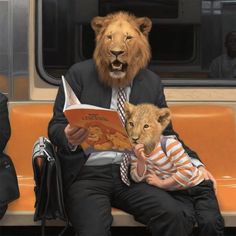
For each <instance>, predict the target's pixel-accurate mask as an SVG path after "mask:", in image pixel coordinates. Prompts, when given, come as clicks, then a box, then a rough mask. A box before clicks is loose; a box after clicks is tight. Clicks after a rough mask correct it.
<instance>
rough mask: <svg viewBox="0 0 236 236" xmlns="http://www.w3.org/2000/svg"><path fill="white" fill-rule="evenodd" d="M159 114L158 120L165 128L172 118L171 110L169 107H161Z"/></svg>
mask: <svg viewBox="0 0 236 236" xmlns="http://www.w3.org/2000/svg"><path fill="white" fill-rule="evenodd" d="M157 115H158V122H159V123H161V125H162V126H163V128H165V127H166V126H167V125H168V124H169V123H170V119H171V112H170V109H169V108H160V109H159V110H158V112H157Z"/></svg>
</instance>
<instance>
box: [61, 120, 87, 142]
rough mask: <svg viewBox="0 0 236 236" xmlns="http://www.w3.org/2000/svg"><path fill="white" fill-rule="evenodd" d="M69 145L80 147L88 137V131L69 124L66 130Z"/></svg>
mask: <svg viewBox="0 0 236 236" xmlns="http://www.w3.org/2000/svg"><path fill="white" fill-rule="evenodd" d="M64 132H65V135H66V138H67V140H68V143H70V144H71V145H74V146H78V145H80V144H81V143H82V142H83V141H84V140H85V138H87V136H88V130H87V129H84V128H79V127H75V126H71V125H70V124H68V125H67V126H66V128H65V130H64Z"/></svg>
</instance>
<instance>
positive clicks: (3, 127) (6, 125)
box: [0, 93, 11, 152]
mask: <svg viewBox="0 0 236 236" xmlns="http://www.w3.org/2000/svg"><path fill="white" fill-rule="evenodd" d="M10 135H11V127H10V122H9V115H8V107H7V97H6V96H4V95H3V94H1V93H0V152H3V150H4V148H5V147H6V144H7V142H8V140H9V138H10Z"/></svg>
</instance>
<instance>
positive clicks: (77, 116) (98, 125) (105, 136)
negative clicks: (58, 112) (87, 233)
mask: <svg viewBox="0 0 236 236" xmlns="http://www.w3.org/2000/svg"><path fill="white" fill-rule="evenodd" d="M62 82H63V85H64V92H65V106H64V114H65V116H66V118H67V120H68V121H69V123H70V124H71V125H73V126H78V127H83V128H86V129H88V131H89V135H88V137H87V139H86V140H85V141H84V142H83V143H81V147H82V148H83V150H84V152H85V153H86V154H89V153H92V152H99V151H116V152H127V153H132V152H133V151H132V145H131V143H130V141H129V137H128V134H127V132H126V129H125V127H124V126H123V124H122V121H121V119H120V116H119V113H118V112H117V111H115V110H111V109H105V108H101V107H96V106H92V105H87V104H81V103H80V102H79V100H78V98H77V97H76V96H75V94H74V92H73V90H72V89H71V87H70V85H69V84H68V82H67V81H66V80H65V79H64V78H63V79H62Z"/></svg>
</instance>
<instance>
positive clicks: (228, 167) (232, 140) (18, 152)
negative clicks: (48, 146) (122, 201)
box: [0, 104, 236, 226]
mask: <svg viewBox="0 0 236 236" xmlns="http://www.w3.org/2000/svg"><path fill="white" fill-rule="evenodd" d="M171 111H172V120H173V125H174V128H175V130H176V131H177V132H178V134H179V135H180V138H181V139H183V140H184V142H185V143H186V145H188V146H189V147H191V149H193V150H195V151H196V152H197V153H198V154H199V156H200V158H201V160H202V161H203V163H204V164H205V165H206V166H207V169H209V170H210V171H211V173H212V174H213V175H214V177H215V178H216V179H217V183H218V199H219V203H220V208H221V211H222V212H223V215H224V217H225V219H227V221H226V225H227V224H228V226H235V225H236V202H235V199H236V188H235V186H236V162H235V160H236V132H235V131H236V128H235V127H236V125H235V117H234V112H233V110H232V109H231V108H229V107H224V106H210V105H181V106H172V107H171ZM51 116H52V104H30V105H29V104H25V105H15V106H13V107H12V109H11V110H10V122H11V127H12V135H11V138H10V140H9V143H8V145H7V149H6V151H7V153H8V154H9V155H10V156H11V157H12V160H13V162H14V164H15V167H16V171H17V175H18V180H19V186H20V194H21V196H20V198H19V199H18V200H16V201H14V202H13V203H11V204H10V205H9V209H8V212H7V215H8V216H6V218H7V217H9V218H12V216H11V214H14V213H16V212H24V214H26V213H27V214H28V215H31V221H30V222H28V224H34V222H33V213H34V201H35V199H34V191H33V188H34V180H33V171H32V147H33V144H34V142H35V141H36V140H37V138H38V137H39V136H47V126H48V121H49V120H50V118H51ZM113 216H114V222H113V225H115V226H140V224H139V223H137V222H135V221H134V219H133V218H132V216H130V215H129V214H126V213H124V212H122V211H120V210H117V209H116V210H114V209H113ZM227 216H230V218H226V217H227ZM232 217H234V221H232ZM7 219H8V218H7ZM11 222H12V221H11ZM22 222H23V221H21V223H19V224H22ZM4 224H5V225H7V224H8V225H9V224H10V225H11V224H15V223H9V222H6V220H5V222H4V219H3V220H2V221H0V225H4Z"/></svg>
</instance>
